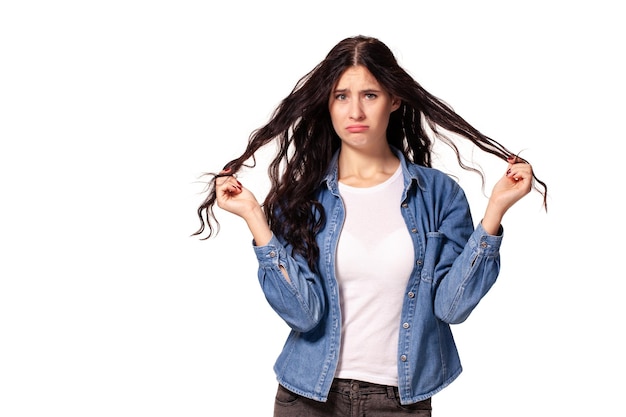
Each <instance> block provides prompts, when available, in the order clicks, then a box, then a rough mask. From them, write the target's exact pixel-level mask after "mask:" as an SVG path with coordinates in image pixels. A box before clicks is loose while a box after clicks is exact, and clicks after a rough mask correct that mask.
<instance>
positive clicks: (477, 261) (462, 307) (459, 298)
mask: <svg viewBox="0 0 626 417" xmlns="http://www.w3.org/2000/svg"><path fill="white" fill-rule="evenodd" d="M499 232H500V234H499V235H489V234H488V233H487V232H486V231H485V229H484V228H483V227H482V224H478V226H477V227H476V229H475V230H474V231H473V233H472V234H471V235H470V237H469V239H468V240H467V243H466V244H465V246H464V247H463V250H462V252H461V254H460V255H459V256H458V257H457V258H456V259H455V260H454V261H453V263H452V265H451V267H450V269H449V270H447V272H446V273H445V276H442V277H439V278H438V280H439V282H438V286H437V290H436V291H437V292H436V295H435V314H436V316H437V317H438V318H439V319H441V320H443V321H444V322H447V323H450V324H456V323H461V322H463V321H465V320H466V319H467V317H468V316H469V315H470V313H471V312H472V310H474V308H475V307H476V306H477V305H478V303H479V301H480V300H481V299H482V298H483V297H484V296H485V295H486V294H487V292H488V291H489V289H490V288H491V286H492V285H493V284H494V283H495V281H496V278H497V277H498V274H499V272H500V245H501V242H502V237H503V233H502V232H503V229H502V227H500V231H499ZM436 279H437V278H436Z"/></svg>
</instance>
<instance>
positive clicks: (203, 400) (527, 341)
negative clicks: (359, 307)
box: [0, 0, 626, 417]
mask: <svg viewBox="0 0 626 417" xmlns="http://www.w3.org/2000/svg"><path fill="white" fill-rule="evenodd" d="M618 4H619V2H617V1H615V2H610V1H597V0H596V1H586V2H582V1H525V2H515V3H514V2H497V1H492V2H488V1H471V2H470V1H457V2H451V1H437V2H435V1H428V2H426V1H387V2H384V1H376V2H373V1H358V2H356V1H354V2H353V1H317V2H308V3H299V2H293V1H292V2H288V1H284V2H280V1H276V0H270V1H258V2H253V1H249V2H241V1H232V2H207V1H186V0H178V1H166V0H163V1H139V0H126V1H116V0H112V1H106V2H104V1H100V2H98V1H91V2H86V1H67V0H65V1H55V2H44V1H27V0H25V1H6V2H3V3H2V5H0V135H1V136H0V139H1V141H2V142H1V147H0V175H1V177H0V178H1V179H0V195H1V201H2V203H1V204H0V243H1V245H2V247H1V249H0V415H2V416H3V417H17V416H50V415H63V416H66V417H69V416H81V417H84V416H116V417H121V416H133V417H135V416H151V417H156V416H176V417H179V416H185V417H194V416H216V415H247V416H269V415H271V410H272V406H273V396H274V392H275V389H276V382H275V379H274V375H273V372H272V365H273V362H274V360H275V358H276V356H277V354H278V352H279V350H280V348H281V346H282V344H283V341H284V339H285V337H286V335H287V328H286V326H285V325H284V324H283V323H282V322H280V321H279V319H278V318H277V317H276V316H275V314H274V313H273V312H272V311H271V310H270V308H269V306H268V305H267V304H266V302H265V300H264V298H263V295H262V293H261V291H260V289H259V285H258V282H257V280H256V267H255V261H254V257H253V252H252V249H251V247H250V236H249V233H248V232H247V230H246V229H245V227H244V225H243V224H242V223H243V222H242V221H240V219H236V218H233V217H232V216H229V215H228V213H224V212H220V211H219V210H218V211H217V214H218V216H219V219H220V221H221V223H222V230H221V232H220V234H219V235H218V237H217V238H215V239H211V240H208V241H202V240H199V239H198V238H196V237H190V235H191V234H192V233H193V232H194V231H195V230H196V229H197V227H198V226H199V223H198V219H197V217H196V208H197V206H198V205H199V203H200V202H201V200H202V198H203V194H202V191H203V184H202V182H201V181H199V176H200V175H201V174H202V173H203V172H205V171H214V170H217V169H219V168H221V167H222V166H223V164H224V163H226V162H227V161H229V160H230V159H232V158H234V157H236V156H238V155H239V154H240V153H241V152H242V151H243V148H244V146H245V143H246V140H247V137H248V135H249V134H250V132H251V131H252V130H253V129H254V128H257V127H259V126H261V125H262V124H263V123H264V122H265V121H266V120H267V118H268V117H269V115H270V113H271V111H272V110H273V108H274V107H275V106H276V105H277V104H278V102H279V101H280V100H281V99H282V98H283V97H284V96H286V95H287V94H288V93H289V92H290V91H291V88H292V87H293V86H294V84H295V82H296V81H297V80H298V79H299V78H300V76H302V75H304V74H305V73H306V72H308V71H309V70H310V69H312V68H313V66H314V65H315V64H317V63H318V62H319V61H320V60H321V59H323V57H324V56H325V54H326V53H327V52H328V51H329V50H330V48H331V47H332V46H333V45H334V44H335V43H337V42H338V41H339V40H341V39H343V38H344V37H347V36H352V35H356V34H365V35H371V36H376V37H378V38H380V39H381V40H383V42H385V43H386V44H387V45H388V46H389V47H390V48H391V49H392V50H393V51H394V52H395V53H396V54H397V58H398V60H399V61H400V63H401V65H402V66H403V67H405V68H406V69H407V70H408V71H409V72H410V73H411V74H412V75H414V76H415V78H416V79H417V80H418V81H419V82H420V83H421V84H422V85H423V86H424V87H425V88H426V89H428V90H429V91H431V92H432V93H433V94H435V95H437V96H439V97H441V98H443V99H444V100H445V101H447V102H448V103H450V104H451V105H452V106H453V107H454V108H455V109H456V110H457V111H458V112H459V113H460V114H461V115H463V116H464V117H465V118H466V119H467V120H469V121H470V122H471V123H472V124H474V125H475V126H476V127H477V128H478V129H480V130H481V131H483V133H486V134H488V135H489V136H491V137H494V138H496V139H497V140H499V141H501V142H502V143H503V144H505V145H506V146H507V147H509V148H510V149H512V150H515V151H517V150H523V153H522V155H523V156H524V157H526V158H527V159H529V160H530V161H531V162H532V163H533V166H534V168H535V171H536V173H537V175H538V176H539V177H540V178H542V179H543V180H545V181H546V182H547V184H548V186H549V194H550V199H549V210H548V213H547V214H546V213H545V212H543V211H542V209H541V200H540V197H539V195H538V194H537V193H533V194H531V195H529V196H528V197H527V198H526V199H524V200H523V201H522V202H520V203H519V204H518V205H517V206H515V207H514V208H513V209H511V211H510V212H509V213H508V214H507V217H506V218H505V221H504V226H505V235H506V237H505V240H504V243H503V247H502V257H503V267H502V273H501V276H500V278H499V281H498V282H497V283H496V285H495V286H494V287H493V289H492V291H491V292H490V293H489V294H488V295H487V297H486V298H485V299H484V300H483V303H482V304H481V305H480V306H479V307H478V308H477V310H476V311H475V312H474V314H473V315H472V316H471V317H470V318H469V319H468V320H467V321H466V322H465V323H463V324H461V325H459V326H455V327H454V330H455V334H456V338H457V344H458V345H459V349H460V352H461V357H462V361H463V364H464V368H465V372H464V373H463V374H462V375H461V377H460V378H459V379H458V380H457V381H456V382H455V383H454V384H452V385H451V386H450V387H448V388H446V389H445V390H444V391H442V392H441V393H439V394H437V395H436V396H435V398H434V400H433V406H434V410H435V411H434V415H435V416H437V417H451V416H460V415H469V416H481V417H486V416H498V417H502V416H512V417H513V416H525V415H529V414H531V415H536V416H565V415H567V416H587V415H596V416H603V417H605V416H623V415H624V414H623V413H624V411H623V406H622V401H621V399H622V398H621V397H622V396H623V388H624V387H623V382H622V378H623V375H624V372H625V371H626V366H625V363H624V353H623V352H624V351H625V348H626V346H625V342H624V338H623V333H624V331H623V329H624V318H625V317H624V316H625V314H624V307H623V281H624V278H626V277H625V274H624V268H623V262H624V258H623V256H624V255H623V248H624V245H623V240H622V239H623V233H624V221H623V217H622V213H623V207H622V205H621V201H622V198H621V195H622V194H623V192H624V188H623V185H622V181H621V176H622V172H621V171H622V167H623V157H622V156H621V155H620V152H622V151H623V149H624V146H623V143H624V139H625V135H624V129H623V114H624V93H625V92H626V91H625V88H624V87H625V85H624V80H623V77H624V75H623V74H624V73H626V68H625V66H624V63H623V56H624V39H625V30H624V25H623V17H624V15H623V12H621V11H620V9H621V7H618ZM476 159H477V161H479V162H483V163H484V166H485V168H486V170H487V176H488V182H489V183H490V184H493V182H494V181H495V180H496V179H497V177H498V176H499V175H501V174H502V171H503V170H504V169H505V167H504V166H502V164H501V163H500V162H499V161H496V162H493V161H491V160H492V158H491V157H488V156H486V155H477V156H476ZM264 162H267V161H266V160H265V159H263V160H261V161H259V168H257V169H255V170H253V171H251V172H248V173H245V174H244V175H242V176H241V177H240V179H241V181H242V182H245V184H246V185H248V186H249V187H250V188H252V189H253V190H254V191H255V192H256V193H258V197H259V199H261V198H262V197H263V192H264V187H265V183H264V181H263V179H264V177H265V170H264V168H263V163H264ZM439 162H440V164H439V167H440V168H444V169H446V170H448V171H452V170H453V165H452V164H449V163H448V164H447V163H446V158H445V157H443V158H442V159H441V160H440V161H439ZM460 175H461V183H462V184H463V186H464V188H466V191H467V194H468V197H469V198H470V202H471V204H472V208H473V211H474V212H475V217H476V218H475V221H478V220H479V219H480V216H481V211H482V210H483V208H484V205H485V203H486V197H485V195H484V194H481V191H480V183H479V182H478V179H477V178H476V177H475V176H474V174H470V173H461V174H460ZM489 189H490V186H489V185H488V187H487V193H488V191H489ZM218 410H227V411H218Z"/></svg>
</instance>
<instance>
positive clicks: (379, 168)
mask: <svg viewBox="0 0 626 417" xmlns="http://www.w3.org/2000/svg"><path fill="white" fill-rule="evenodd" d="M338 163H339V181H340V182H341V183H343V184H346V185H349V186H351V187H372V186H374V185H377V184H380V183H383V182H385V181H386V180H387V179H389V177H391V176H392V175H393V174H394V173H395V172H396V170H397V169H398V164H399V163H400V161H399V160H398V158H397V157H396V155H394V154H393V152H391V149H390V148H389V146H386V147H384V148H381V149H379V150H376V151H362V150H355V149H352V148H348V147H345V148H342V149H341V151H340V152H339V161H338Z"/></svg>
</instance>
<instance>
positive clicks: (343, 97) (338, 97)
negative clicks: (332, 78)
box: [335, 94, 346, 100]
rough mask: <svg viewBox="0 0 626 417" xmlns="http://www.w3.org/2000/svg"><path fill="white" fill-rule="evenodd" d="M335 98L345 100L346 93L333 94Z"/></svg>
mask: <svg viewBox="0 0 626 417" xmlns="http://www.w3.org/2000/svg"><path fill="white" fill-rule="evenodd" d="M335 99H336V100H345V99H346V95H345V94H337V95H336V96H335Z"/></svg>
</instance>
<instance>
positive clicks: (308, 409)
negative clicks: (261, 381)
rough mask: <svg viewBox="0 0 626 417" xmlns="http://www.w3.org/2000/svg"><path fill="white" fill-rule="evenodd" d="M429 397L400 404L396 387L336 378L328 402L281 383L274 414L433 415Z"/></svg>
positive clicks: (325, 416) (335, 416)
mask: <svg viewBox="0 0 626 417" xmlns="http://www.w3.org/2000/svg"><path fill="white" fill-rule="evenodd" d="M431 410H432V408H431V404H430V398H428V399H426V400H424V401H420V402H418V403H415V404H409V405H401V404H400V396H399V395H398V388H397V387H390V386H386V385H378V384H371V383H369V382H362V381H354V380H348V379H335V380H334V381H333V384H332V386H331V388H330V393H329V394H328V400H327V401H326V402H319V401H315V400H311V399H308V398H304V397H302V396H300V395H297V394H294V393H293V392H291V391H288V390H287V389H285V388H283V387H282V386H281V385H279V386H278V391H277V392H276V400H275V401H274V417H393V416H406V415H410V416H422V417H431Z"/></svg>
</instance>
